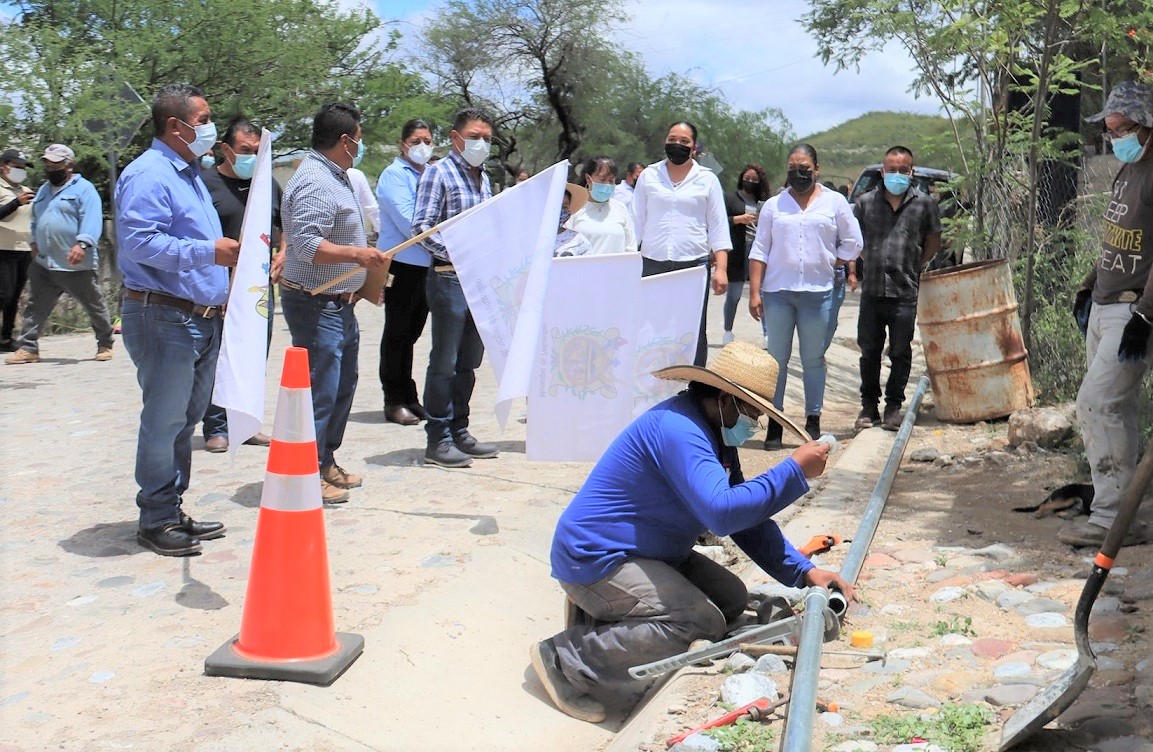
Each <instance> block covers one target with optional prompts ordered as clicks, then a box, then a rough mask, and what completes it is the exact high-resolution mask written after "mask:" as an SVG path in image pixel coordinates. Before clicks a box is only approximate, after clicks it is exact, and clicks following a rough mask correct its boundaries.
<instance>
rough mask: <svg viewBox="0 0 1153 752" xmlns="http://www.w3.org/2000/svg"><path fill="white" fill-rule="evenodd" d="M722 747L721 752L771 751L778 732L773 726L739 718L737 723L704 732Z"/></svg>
mask: <svg viewBox="0 0 1153 752" xmlns="http://www.w3.org/2000/svg"><path fill="white" fill-rule="evenodd" d="M703 733H704V734H706V735H707V736H709V737H711V738H713V739H715V740H716V741H717V743H719V744H720V745H721V752H762V750H767V749H771V748H772V747H771V746H770V745H772V742H773V740H774V739H775V738H776V735H777V734H776V731H774V730H773V727H772V726H769V725H766V724H763V723H759V722H757V721H753V720H750V719H748V718H738V719H737V722H736V723H733V724H731V725H728V726H718V727H717V728H712V729H708V730H707V731H704V732H703Z"/></svg>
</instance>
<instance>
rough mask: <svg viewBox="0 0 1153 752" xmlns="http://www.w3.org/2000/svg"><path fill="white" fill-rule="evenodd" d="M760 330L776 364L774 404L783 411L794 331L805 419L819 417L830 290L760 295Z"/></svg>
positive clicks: (823, 389) (823, 386) (822, 405)
mask: <svg viewBox="0 0 1153 752" xmlns="http://www.w3.org/2000/svg"><path fill="white" fill-rule="evenodd" d="M761 300H762V301H763V303H764V313H763V314H762V315H761V326H762V328H763V329H764V332H765V344H766V345H767V348H768V351H769V355H772V356H773V358H775V359H776V361H777V367H778V368H779V372H778V373H777V391H776V394H775V395H774V396H773V404H774V405H776V406H777V408H778V409H780V408H782V407H784V402H785V383H786V381H787V380H788V376H789V370H788V369H789V359H790V358H791V357H792V354H793V331H794V330H795V331H796V333H797V338H798V339H799V340H800V345H801V378H802V380H803V382H804V385H805V415H806V416H808V415H820V414H821V408H822V407H824V403H825V378H826V375H827V370H828V369H827V367H826V365H825V340H826V338H827V337H828V334H829V311H830V310H831V309H832V306H833V291H832V289H831V288H830V289H828V290H823V291H819V292H808V291H799V290H779V291H777V292H762V293H761Z"/></svg>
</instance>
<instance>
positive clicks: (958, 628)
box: [933, 616, 977, 637]
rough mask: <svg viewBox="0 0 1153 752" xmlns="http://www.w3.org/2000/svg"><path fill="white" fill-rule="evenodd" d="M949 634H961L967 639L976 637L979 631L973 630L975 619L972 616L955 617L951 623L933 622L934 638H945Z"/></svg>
mask: <svg viewBox="0 0 1153 752" xmlns="http://www.w3.org/2000/svg"><path fill="white" fill-rule="evenodd" d="M947 634H959V635H964V636H966V637H976V636H977V631H976V630H975V629H973V619H972V617H970V616H954V617H953V618H952V619H951V620H949V621H944V620H941V621H935V622H933V637H944V636H945V635H947Z"/></svg>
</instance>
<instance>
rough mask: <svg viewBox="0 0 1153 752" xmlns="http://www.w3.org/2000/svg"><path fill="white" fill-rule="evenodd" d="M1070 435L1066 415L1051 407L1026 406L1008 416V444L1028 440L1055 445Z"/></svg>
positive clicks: (1042, 445)
mask: <svg viewBox="0 0 1153 752" xmlns="http://www.w3.org/2000/svg"><path fill="white" fill-rule="evenodd" d="M1072 435H1073V423H1072V422H1071V421H1070V420H1069V418H1068V416H1066V415H1065V414H1064V413H1062V412H1061V411H1060V410H1057V409H1054V408H1051V407H1037V408H1032V409H1029V408H1026V409H1022V410H1017V411H1015V412H1013V414H1012V415H1010V416H1009V446H1013V447H1017V446H1021V445H1022V444H1024V443H1025V442H1026V441H1030V442H1033V443H1034V444H1036V445H1037V446H1039V447H1055V446H1058V445H1059V444H1061V443H1062V442H1063V441H1065V440H1066V439H1068V438H1069V437H1070V436H1072Z"/></svg>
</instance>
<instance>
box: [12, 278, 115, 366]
mask: <svg viewBox="0 0 1153 752" xmlns="http://www.w3.org/2000/svg"><path fill="white" fill-rule="evenodd" d="M97 274H98V273H97V272H96V271H95V270H88V271H76V272H66V271H56V270H50V269H45V268H44V267H43V266H41V265H40V264H38V263H36V261H35V260H34V261H33V262H32V263H31V264H29V265H28V304H27V305H26V306H24V320H23V322H22V323H21V324H20V339H19V340H18V341H17V342H16V346H17V347H18V348H19V349H21V350H27V351H28V352H33V353H38V352H39V351H40V333H41V332H43V331H44V325H45V324H47V323H48V317H49V316H51V315H52V309H53V308H55V307H56V301H58V300H60V296H61V295H62V294H63V293H68V294H69V295H71V296H72V298H73V299H74V300H75V301H76V302H77V303H79V304H80V305H82V306H83V307H84V310H85V311H87V312H88V319H89V320H90V321H91V322H92V329H93V330H94V331H95V332H96V349H98V350H99V349H102V348H105V347H112V321H111V320H110V318H109V315H108V304H107V303H105V302H104V294H103V293H102V292H101V290H100V280H99V278H98V277H97Z"/></svg>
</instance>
